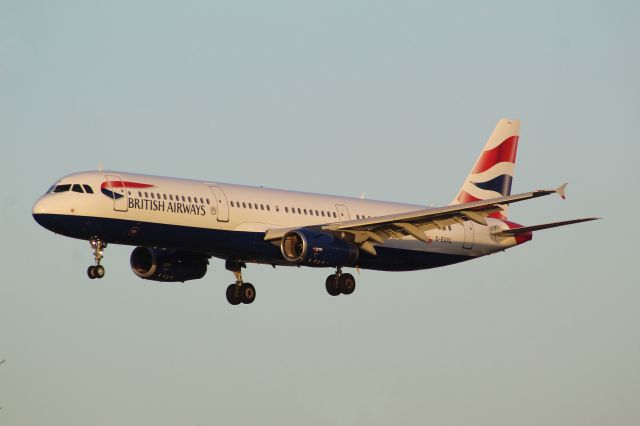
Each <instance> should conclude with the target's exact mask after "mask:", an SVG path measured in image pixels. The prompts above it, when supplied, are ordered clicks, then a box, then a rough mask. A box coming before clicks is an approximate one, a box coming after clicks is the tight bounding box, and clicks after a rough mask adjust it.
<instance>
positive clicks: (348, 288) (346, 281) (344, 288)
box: [338, 274, 356, 294]
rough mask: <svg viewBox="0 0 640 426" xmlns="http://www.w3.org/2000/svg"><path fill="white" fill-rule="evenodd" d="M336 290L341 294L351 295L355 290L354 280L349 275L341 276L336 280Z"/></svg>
mask: <svg viewBox="0 0 640 426" xmlns="http://www.w3.org/2000/svg"><path fill="white" fill-rule="evenodd" d="M338 288H339V289H340V292H341V293H342V294H351V293H353V291H354V290H355V289H356V279H355V278H353V275H351V274H342V275H340V278H338Z"/></svg>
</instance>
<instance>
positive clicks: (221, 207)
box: [209, 186, 229, 222]
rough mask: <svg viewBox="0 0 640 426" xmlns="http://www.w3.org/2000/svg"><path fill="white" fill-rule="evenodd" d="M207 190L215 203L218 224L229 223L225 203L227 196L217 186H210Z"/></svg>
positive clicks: (227, 205) (227, 209)
mask: <svg viewBox="0 0 640 426" xmlns="http://www.w3.org/2000/svg"><path fill="white" fill-rule="evenodd" d="M209 188H210V189H211V192H213V198H214V199H215V201H216V206H215V207H216V215H217V217H218V222H229V203H228V202H227V196H226V195H225V193H224V191H223V190H222V189H221V188H219V187H217V186H210V187H209ZM212 213H213V212H212Z"/></svg>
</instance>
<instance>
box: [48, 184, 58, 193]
mask: <svg viewBox="0 0 640 426" xmlns="http://www.w3.org/2000/svg"><path fill="white" fill-rule="evenodd" d="M55 187H56V186H55V185H51V188H49V189H47V192H46V193H45V194H51V193H52V192H53V190H54V189H55Z"/></svg>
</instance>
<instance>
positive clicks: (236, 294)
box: [227, 284, 241, 305]
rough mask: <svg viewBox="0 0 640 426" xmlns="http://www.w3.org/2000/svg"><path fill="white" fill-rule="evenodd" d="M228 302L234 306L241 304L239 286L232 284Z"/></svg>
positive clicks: (228, 292)
mask: <svg viewBox="0 0 640 426" xmlns="http://www.w3.org/2000/svg"><path fill="white" fill-rule="evenodd" d="M227 302H229V303H231V304H232V305H239V304H240V302H241V300H240V291H239V286H238V285H237V284H231V285H230V286H229V287H227Z"/></svg>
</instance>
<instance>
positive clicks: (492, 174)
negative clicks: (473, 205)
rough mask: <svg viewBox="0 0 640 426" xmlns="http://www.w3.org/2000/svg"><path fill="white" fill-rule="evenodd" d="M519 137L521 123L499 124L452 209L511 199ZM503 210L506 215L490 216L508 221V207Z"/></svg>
mask: <svg viewBox="0 0 640 426" xmlns="http://www.w3.org/2000/svg"><path fill="white" fill-rule="evenodd" d="M519 137H520V121H518V120H510V119H506V118H503V119H502V120H500V121H498V124H497V125H496V128H495V129H494V130H493V133H491V136H490V137H489V140H488V141H487V143H486V144H485V146H484V148H483V149H482V152H481V153H480V156H479V157H478V159H477V160H476V163H475V165H474V166H473V168H472V169H471V172H469V176H467V178H466V179H465V181H464V183H463V184H462V187H461V188H460V191H459V192H458V195H456V198H455V199H454V200H453V201H452V202H451V205H455V204H463V203H469V202H472V201H478V200H488V199H490V198H497V197H504V196H507V195H510V194H511V182H512V180H513V169H514V167H515V164H516V152H517V151H518V138H519ZM500 207H501V208H502V212H496V213H492V214H491V215H489V216H490V217H495V218H497V219H503V220H504V219H506V218H507V211H508V205H506V204H503V205H500Z"/></svg>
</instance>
